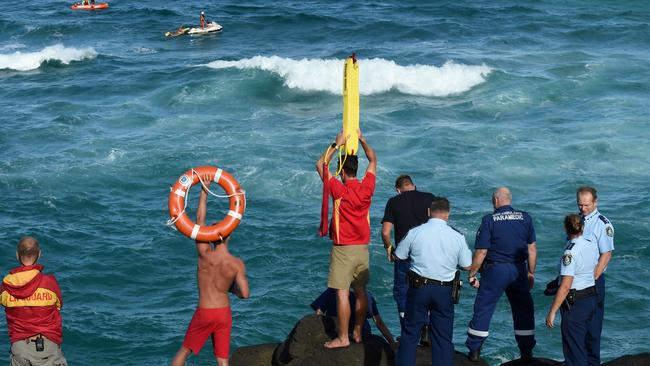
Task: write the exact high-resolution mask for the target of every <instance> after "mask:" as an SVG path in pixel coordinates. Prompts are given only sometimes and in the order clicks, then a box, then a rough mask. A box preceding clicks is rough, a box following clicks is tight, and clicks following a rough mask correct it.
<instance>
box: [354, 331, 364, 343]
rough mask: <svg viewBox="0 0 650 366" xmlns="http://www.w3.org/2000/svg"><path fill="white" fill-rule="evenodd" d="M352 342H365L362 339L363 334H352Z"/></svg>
mask: <svg viewBox="0 0 650 366" xmlns="http://www.w3.org/2000/svg"><path fill="white" fill-rule="evenodd" d="M352 340H353V341H354V343H361V341H363V339H362V338H361V332H359V333H357V332H352Z"/></svg>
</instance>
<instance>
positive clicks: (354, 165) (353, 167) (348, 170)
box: [339, 155, 359, 177]
mask: <svg viewBox="0 0 650 366" xmlns="http://www.w3.org/2000/svg"><path fill="white" fill-rule="evenodd" d="M340 165H341V160H340V159H339V167H340ZM358 169H359V157H358V156H356V155H348V156H346V157H344V158H343V170H344V171H345V174H347V175H349V176H350V177H356V176H357V170H358Z"/></svg>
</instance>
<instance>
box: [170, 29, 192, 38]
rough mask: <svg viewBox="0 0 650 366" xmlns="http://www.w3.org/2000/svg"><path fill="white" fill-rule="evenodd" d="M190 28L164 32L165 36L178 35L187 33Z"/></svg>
mask: <svg viewBox="0 0 650 366" xmlns="http://www.w3.org/2000/svg"><path fill="white" fill-rule="evenodd" d="M189 30H190V28H179V29H177V30H175V31H174V32H165V37H178V36H182V35H183V34H187V32H188V31H189Z"/></svg>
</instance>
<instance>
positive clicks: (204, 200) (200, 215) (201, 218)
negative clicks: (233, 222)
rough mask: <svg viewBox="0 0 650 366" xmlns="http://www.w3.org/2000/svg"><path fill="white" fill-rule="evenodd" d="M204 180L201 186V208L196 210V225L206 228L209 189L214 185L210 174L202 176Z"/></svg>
mask: <svg viewBox="0 0 650 366" xmlns="http://www.w3.org/2000/svg"><path fill="white" fill-rule="evenodd" d="M201 179H202V180H203V185H204V186H201V195H200V196H199V207H198V208H197V209H196V224H197V225H199V226H205V215H206V212H207V210H208V208H207V207H208V191H207V190H208V189H209V188H210V184H211V183H212V178H211V177H210V174H203V175H202V176H201Z"/></svg>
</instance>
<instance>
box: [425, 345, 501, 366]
mask: <svg viewBox="0 0 650 366" xmlns="http://www.w3.org/2000/svg"><path fill="white" fill-rule="evenodd" d="M415 366H431V348H429V347H418V350H417V352H416V354H415ZM454 366H489V365H488V363H487V362H485V361H484V360H483V359H481V360H480V361H478V362H472V361H470V360H469V358H467V355H466V354H464V353H460V352H458V351H456V352H455V354H454Z"/></svg>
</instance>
